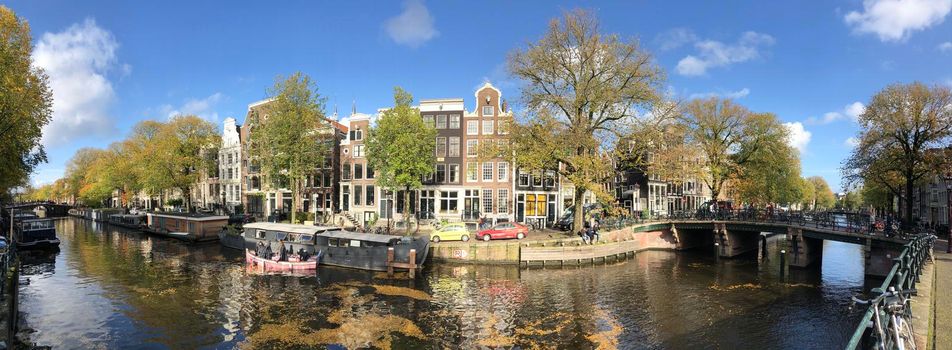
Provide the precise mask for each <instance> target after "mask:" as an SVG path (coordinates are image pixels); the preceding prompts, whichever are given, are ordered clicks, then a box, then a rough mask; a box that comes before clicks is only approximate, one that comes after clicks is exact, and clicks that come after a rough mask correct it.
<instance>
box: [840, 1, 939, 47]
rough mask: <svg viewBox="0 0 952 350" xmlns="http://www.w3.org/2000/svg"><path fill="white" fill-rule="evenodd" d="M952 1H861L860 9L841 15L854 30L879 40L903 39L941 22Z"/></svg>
mask: <svg viewBox="0 0 952 350" xmlns="http://www.w3.org/2000/svg"><path fill="white" fill-rule="evenodd" d="M949 11H952V0H864V1H863V12H858V11H850V12H849V13H847V14H846V16H844V17H843V20H844V21H846V24H847V25H849V26H851V27H852V28H853V31H854V32H856V33H872V34H876V35H877V36H879V40H881V41H902V40H905V39H906V38H908V37H909V36H910V35H912V32H914V31H917V30H924V29H926V28H928V27H931V26H933V25H936V24H939V23H942V21H943V20H944V19H945V16H946V15H948V14H949Z"/></svg>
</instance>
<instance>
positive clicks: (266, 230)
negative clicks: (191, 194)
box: [222, 222, 430, 271]
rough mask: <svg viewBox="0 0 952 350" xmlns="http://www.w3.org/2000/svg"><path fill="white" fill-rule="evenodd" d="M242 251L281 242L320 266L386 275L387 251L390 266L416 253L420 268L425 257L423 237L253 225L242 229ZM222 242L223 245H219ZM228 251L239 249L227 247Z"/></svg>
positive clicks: (426, 247) (426, 249) (427, 243)
mask: <svg viewBox="0 0 952 350" xmlns="http://www.w3.org/2000/svg"><path fill="white" fill-rule="evenodd" d="M243 236H244V245H245V246H244V247H240V248H247V249H251V250H254V249H255V245H256V244H257V243H258V242H262V243H264V244H265V245H268V244H270V245H271V247H272V248H271V249H272V251H277V250H278V249H280V248H279V247H278V246H277V244H279V243H278V241H284V244H286V245H287V246H288V249H291V248H293V249H294V250H293V251H294V252H296V251H297V250H298V249H301V248H303V249H304V250H305V251H306V252H308V253H309V254H311V255H314V256H320V257H321V260H320V262H319V263H320V265H331V266H340V267H350V268H356V269H362V270H373V271H387V267H388V251H389V249H390V248H393V260H392V261H393V262H396V263H408V262H409V259H410V256H411V254H410V250H411V249H414V250H415V251H416V253H415V254H416V256H415V263H414V264H413V265H414V266H415V267H416V268H417V269H419V268H422V267H423V263H424V262H425V261H426V257H427V254H428V253H429V248H430V240H429V239H428V238H427V237H404V236H393V235H380V234H370V233H355V232H347V231H344V230H343V229H341V228H339V227H332V226H308V225H295V224H279V223H270V222H256V223H249V224H245V225H244V233H243ZM222 242H225V241H222ZM231 248H239V247H234V246H231Z"/></svg>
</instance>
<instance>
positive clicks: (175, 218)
mask: <svg viewBox="0 0 952 350" xmlns="http://www.w3.org/2000/svg"><path fill="white" fill-rule="evenodd" d="M146 224H147V225H148V226H149V228H150V229H152V230H153V231H156V232H162V233H169V234H186V235H187V236H188V238H189V239H191V240H199V241H200V240H208V239H218V232H220V231H221V230H222V228H224V227H225V225H228V217H227V216H225V215H208V214H201V213H148V221H147V223H146Z"/></svg>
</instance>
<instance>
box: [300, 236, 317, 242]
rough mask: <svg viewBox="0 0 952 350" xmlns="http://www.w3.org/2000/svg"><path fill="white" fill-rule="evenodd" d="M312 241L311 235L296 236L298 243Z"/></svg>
mask: <svg viewBox="0 0 952 350" xmlns="http://www.w3.org/2000/svg"><path fill="white" fill-rule="evenodd" d="M313 239H314V236H311V235H300V236H298V242H310V241H311V240H313Z"/></svg>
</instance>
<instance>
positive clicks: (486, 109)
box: [483, 106, 493, 117]
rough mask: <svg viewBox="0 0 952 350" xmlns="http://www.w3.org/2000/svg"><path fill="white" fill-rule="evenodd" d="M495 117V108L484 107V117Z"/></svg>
mask: <svg viewBox="0 0 952 350" xmlns="http://www.w3.org/2000/svg"><path fill="white" fill-rule="evenodd" d="M492 115H493V106H483V116H485V117H491V116H492Z"/></svg>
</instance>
